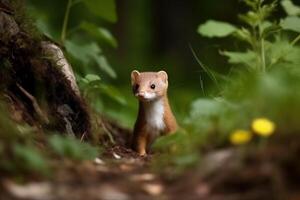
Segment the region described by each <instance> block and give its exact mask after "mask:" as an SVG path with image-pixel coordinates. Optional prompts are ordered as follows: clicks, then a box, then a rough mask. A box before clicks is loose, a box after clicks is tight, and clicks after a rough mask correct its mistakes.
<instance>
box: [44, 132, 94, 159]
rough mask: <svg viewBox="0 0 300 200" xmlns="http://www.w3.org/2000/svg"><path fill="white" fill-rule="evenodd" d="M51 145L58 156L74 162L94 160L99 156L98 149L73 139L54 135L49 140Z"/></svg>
mask: <svg viewBox="0 0 300 200" xmlns="http://www.w3.org/2000/svg"><path fill="white" fill-rule="evenodd" d="M49 145H50V147H51V149H52V150H53V152H54V153H56V154H57V155H59V156H61V157H67V158H70V159H74V160H92V159H95V158H96V157H97V156H99V149H98V148H96V147H92V146H91V145H89V144H88V143H85V142H80V141H79V140H78V139H75V138H72V137H63V136H60V135H53V136H51V137H50V138H49Z"/></svg>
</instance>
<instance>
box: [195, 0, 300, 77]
mask: <svg viewBox="0 0 300 200" xmlns="http://www.w3.org/2000/svg"><path fill="white" fill-rule="evenodd" d="M244 2H245V3H246V5H247V6H248V7H249V8H250V10H249V11H248V12H247V13H245V14H241V15H239V19H240V20H241V21H242V22H243V24H244V25H243V26H241V27H237V26H235V25H232V24H229V23H226V22H219V21H215V20H209V21H207V22H206V23H204V24H202V25H200V26H199V28H198V33H199V34H201V35H202V36H205V37H210V38H213V37H218V38H223V37H228V36H233V37H234V38H235V39H237V40H238V41H240V42H242V45H241V49H243V50H241V51H221V55H224V56H226V57H227V58H228V62H229V63H230V64H236V65H240V66H246V67H247V69H248V70H254V71H257V72H265V71H266V70H268V69H270V68H271V67H273V66H276V65H280V64H282V63H292V64H296V63H295V62H296V61H297V60H298V58H297V57H298V56H297V55H299V47H295V44H296V43H297V42H298V41H299V40H300V26H299V24H300V18H299V17H298V16H299V15H300V12H299V10H300V7H298V6H296V5H294V4H293V3H292V2H291V1H290V0H283V1H281V5H282V6H283V8H284V10H285V11H286V13H287V17H286V18H284V19H281V20H280V21H271V20H269V19H270V16H271V15H272V13H273V12H274V11H275V10H276V6H277V2H276V1H275V2H273V3H270V4H267V3H265V1H264V0H245V1H244ZM288 31H292V32H296V33H298V34H299V35H298V36H296V37H295V38H294V39H293V40H291V41H288V40H287V39H286V38H287V37H288V35H287V32H288Z"/></svg>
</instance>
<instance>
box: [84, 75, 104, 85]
mask: <svg viewBox="0 0 300 200" xmlns="http://www.w3.org/2000/svg"><path fill="white" fill-rule="evenodd" d="M84 78H85V79H86V80H87V81H88V83H90V82H98V81H100V80H101V78H100V77H99V76H98V75H96V74H87V75H86V76H85V77H84Z"/></svg>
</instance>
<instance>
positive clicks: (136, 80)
mask: <svg viewBox="0 0 300 200" xmlns="http://www.w3.org/2000/svg"><path fill="white" fill-rule="evenodd" d="M131 85H132V90H133V94H134V96H136V97H137V98H138V99H139V100H140V101H143V102H149V101H154V100H157V99H159V98H161V97H163V96H164V95H166V93H167V89H168V74H167V73H166V72H165V71H159V72H138V71H137V70H133V71H132V72H131Z"/></svg>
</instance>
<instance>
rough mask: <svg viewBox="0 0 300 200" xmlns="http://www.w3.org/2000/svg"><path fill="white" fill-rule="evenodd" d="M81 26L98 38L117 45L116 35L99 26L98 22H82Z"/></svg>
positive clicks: (114, 45)
mask: <svg viewBox="0 0 300 200" xmlns="http://www.w3.org/2000/svg"><path fill="white" fill-rule="evenodd" d="M80 28H81V29H83V30H84V31H86V32H87V33H88V34H90V35H91V36H93V37H95V38H96V39H99V40H103V41H105V42H106V43H108V44H110V45H111V46H113V47H117V46H118V44H117V40H116V39H115V38H114V36H113V35H112V34H111V33H110V32H109V30H107V29H105V28H102V27H99V26H97V25H96V24H93V23H90V22H82V23H81V24H80Z"/></svg>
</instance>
